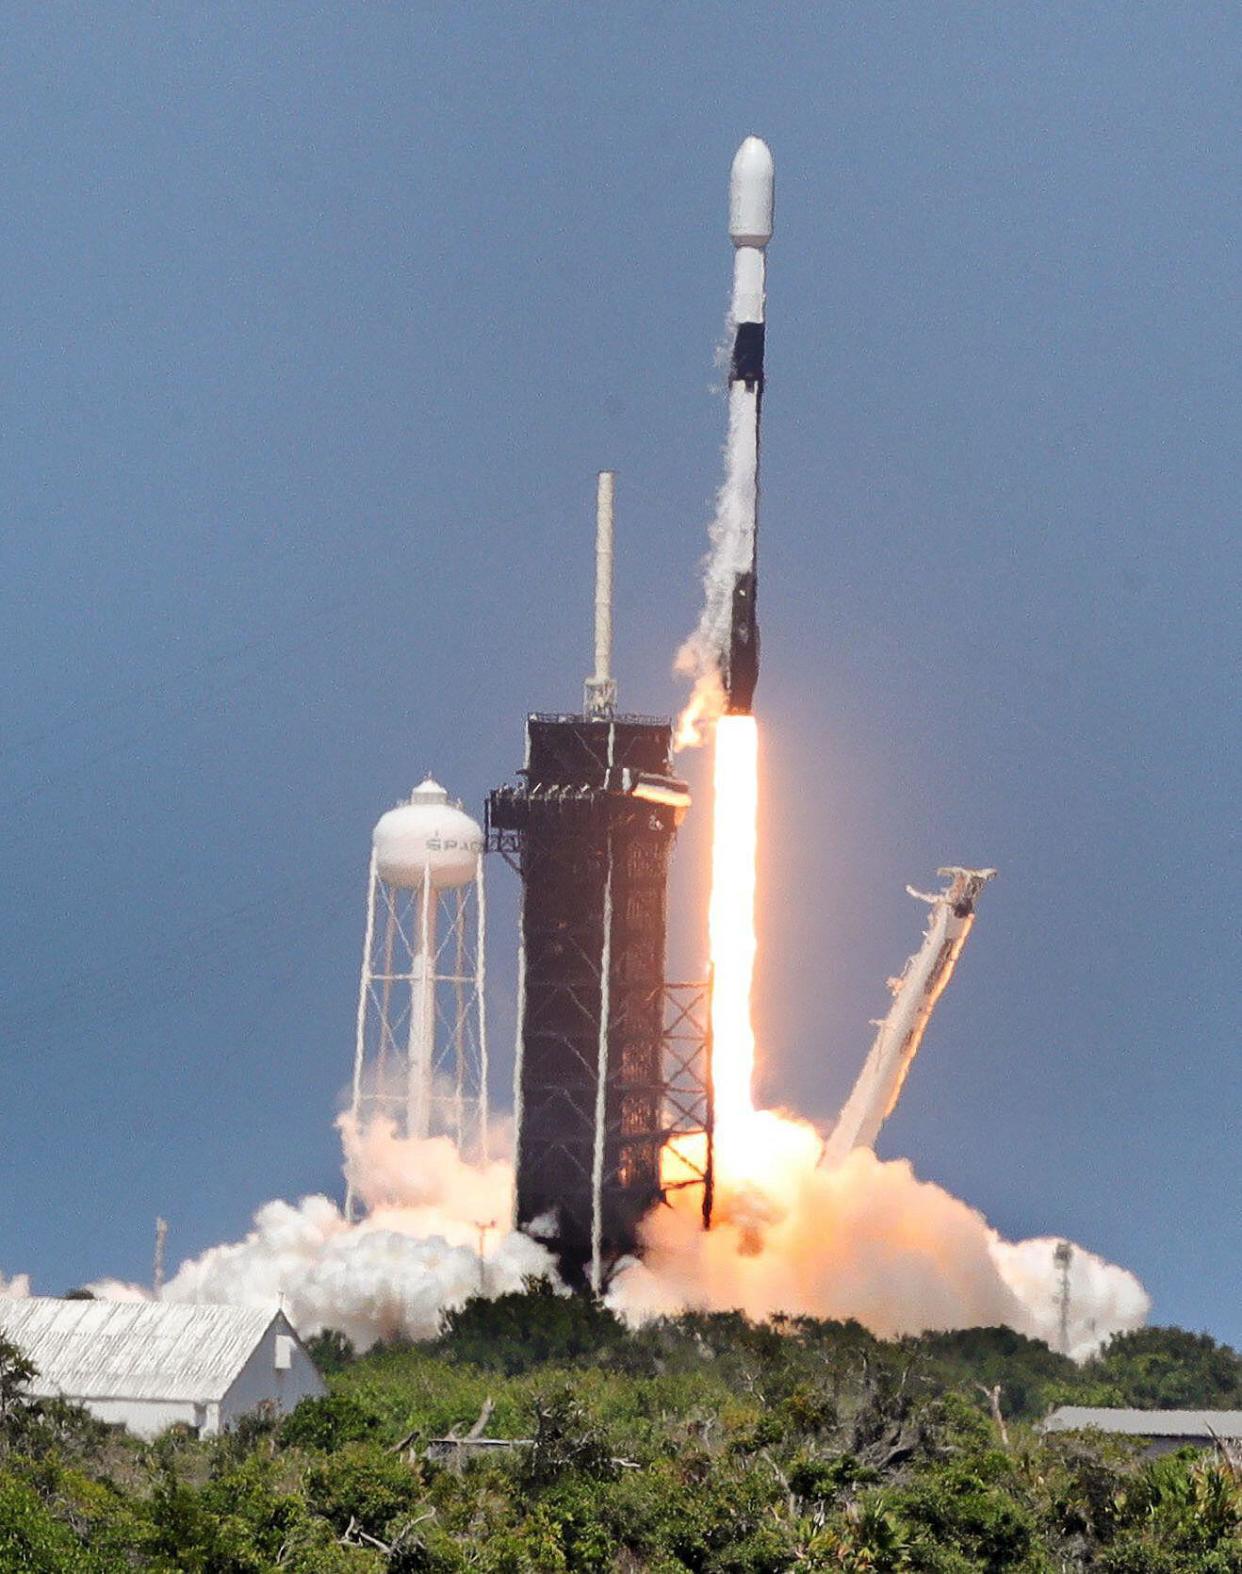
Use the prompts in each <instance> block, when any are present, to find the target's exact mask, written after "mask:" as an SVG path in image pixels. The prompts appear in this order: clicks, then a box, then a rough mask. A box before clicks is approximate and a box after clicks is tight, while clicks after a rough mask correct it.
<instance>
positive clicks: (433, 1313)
mask: <svg viewBox="0 0 1242 1574" xmlns="http://www.w3.org/2000/svg"><path fill="white" fill-rule="evenodd" d="M338 1124H339V1126H340V1129H341V1136H342V1141H343V1143H344V1148H345V1170H346V1174H347V1176H348V1177H349V1179H350V1181H351V1183H352V1185H353V1187H354V1191H355V1195H356V1196H357V1197H358V1198H359V1199H360V1200H361V1202H362V1203H363V1205H364V1206H365V1208H366V1210H367V1212H366V1215H365V1217H364V1218H363V1219H361V1220H360V1221H359V1222H358V1223H356V1224H351V1223H350V1222H349V1221H348V1220H347V1219H346V1218H345V1216H344V1214H343V1213H342V1211H341V1209H340V1208H339V1207H338V1206H337V1205H336V1203H334V1202H332V1201H331V1200H330V1199H329V1198H327V1197H323V1196H314V1197H303V1198H302V1200H301V1201H300V1202H298V1203H297V1204H293V1203H289V1202H282V1201H275V1202H268V1203H265V1204H264V1205H263V1206H262V1207H261V1208H260V1209H259V1210H258V1212H257V1213H256V1214H255V1216H254V1224H253V1228H252V1229H251V1230H250V1231H249V1232H248V1233H247V1234H246V1235H245V1236H244V1238H243V1239H242V1240H240V1241H233V1242H228V1243H226V1244H224V1245H220V1246H212V1247H210V1248H209V1249H208V1250H207V1251H205V1252H203V1253H202V1254H201V1255H200V1256H198V1257H194V1258H190V1259H189V1260H188V1261H186V1262H184V1263H182V1264H181V1266H180V1267H179V1268H178V1269H177V1272H176V1273H175V1274H174V1275H173V1277H172V1278H171V1279H169V1281H168V1282H167V1284H165V1285H164V1287H163V1292H162V1299H164V1300H166V1301H193V1302H220V1303H225V1304H228V1305H234V1306H256V1307H263V1306H273V1305H276V1304H277V1303H279V1304H281V1305H282V1306H283V1307H284V1309H285V1312H286V1314H287V1315H288V1317H289V1320H290V1321H291V1322H292V1323H293V1325H294V1326H295V1327H296V1328H297V1330H298V1332H299V1333H301V1334H302V1335H303V1336H304V1337H305V1336H309V1335H311V1334H314V1333H317V1332H319V1330H320V1329H323V1328H336V1329H339V1330H340V1331H341V1332H342V1333H344V1334H347V1335H348V1336H349V1338H350V1339H351V1340H352V1341H353V1342H354V1344H355V1345H356V1346H357V1347H358V1348H359V1349H366V1348H368V1347H369V1346H370V1345H372V1344H374V1343H375V1342H376V1341H377V1340H379V1339H390V1338H393V1337H394V1336H396V1335H404V1336H405V1337H407V1338H410V1339H428V1338H431V1337H433V1336H434V1334H435V1333H436V1332H437V1330H438V1328H439V1326H440V1319H441V1317H442V1315H443V1313H444V1312H445V1310H446V1309H448V1308H451V1307H455V1306H460V1305H462V1303H463V1302H465V1301H466V1300H468V1299H469V1297H470V1296H472V1295H477V1294H478V1293H479V1292H480V1290H483V1291H485V1292H486V1293H487V1294H490V1295H499V1294H503V1293H505V1292H507V1291H510V1290H520V1289H521V1287H522V1282H523V1280H524V1279H525V1278H526V1277H527V1276H528V1275H531V1274H546V1275H548V1276H550V1277H552V1278H555V1268H554V1265H553V1259H552V1257H551V1254H550V1253H549V1252H548V1250H547V1248H546V1247H544V1246H542V1245H540V1244H539V1243H538V1242H537V1241H534V1240H532V1239H531V1238H530V1237H529V1236H527V1235H523V1234H520V1233H518V1232H517V1231H514V1230H511V1229H510V1228H509V1221H510V1219H511V1216H512V1199H513V1168H512V1165H510V1164H508V1163H506V1162H504V1161H501V1160H495V1161H493V1162H492V1163H490V1164H486V1165H481V1164H478V1165H476V1164H468V1163H466V1161H465V1160H463V1159H462V1158H461V1156H460V1155H459V1154H458V1152H457V1150H456V1148H455V1147H454V1146H453V1144H452V1143H451V1142H450V1141H449V1139H448V1138H447V1137H433V1138H428V1139H417V1138H404V1137H398V1136H397V1135H396V1134H395V1131H394V1129H393V1126H392V1123H391V1122H390V1121H387V1120H380V1121H375V1122H373V1123H371V1124H370V1125H369V1126H368V1127H367V1128H366V1129H365V1130H362V1131H360V1130H359V1129H358V1128H356V1127H355V1125H354V1124H353V1122H352V1121H351V1120H350V1119H349V1117H348V1116H346V1117H343V1118H342V1120H341V1121H340V1122H339V1123H338ZM90 1289H91V1290H92V1291H93V1293H94V1294H96V1295H98V1296H100V1297H103V1298H106V1299H110V1300H132V1299H149V1298H150V1292H149V1291H147V1290H145V1289H143V1288H142V1287H141V1286H138V1285H130V1284H123V1283H120V1282H119V1281H116V1280H102V1281H100V1282H98V1283H96V1284H92V1285H91V1286H90Z"/></svg>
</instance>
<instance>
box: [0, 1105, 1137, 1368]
mask: <svg viewBox="0 0 1242 1574" xmlns="http://www.w3.org/2000/svg"><path fill="white" fill-rule="evenodd" d="M339 1125H340V1128H341V1136H342V1141H343V1144H344V1150H345V1169H346V1173H347V1175H348V1176H349V1178H350V1180H351V1182H352V1184H353V1187H354V1192H355V1196H356V1197H357V1198H358V1199H359V1200H360V1201H361V1203H362V1204H363V1206H364V1207H365V1208H366V1210H367V1211H366V1215H365V1217H364V1218H363V1219H361V1220H360V1221H359V1222H358V1223H356V1224H354V1223H350V1222H349V1221H348V1220H347V1219H346V1218H345V1217H344V1215H343V1213H342V1211H341V1209H340V1208H339V1207H338V1206H337V1205H336V1203H334V1202H332V1201H331V1200H330V1199H329V1198H327V1197H324V1196H312V1197H304V1198H302V1200H301V1201H300V1202H298V1203H296V1204H294V1203H289V1202H283V1201H274V1202H268V1203H265V1204H264V1205H263V1207H261V1208H260V1209H259V1210H258V1212H257V1213H256V1214H255V1216H254V1222H253V1226H252V1228H251V1229H250V1230H249V1231H248V1232H247V1234H246V1235H245V1236H244V1237H243V1238H242V1239H241V1240H238V1241H233V1242H228V1243H225V1244H223V1245H219V1246H213V1247H211V1248H209V1249H208V1250H207V1251H205V1252H203V1253H202V1254H201V1255H199V1256H197V1257H194V1258H191V1259H189V1260H187V1261H186V1262H183V1263H182V1264H181V1266H180V1267H179V1268H178V1269H177V1272H176V1273H175V1274H174V1275H173V1277H172V1278H171V1279H170V1280H169V1281H168V1283H167V1284H166V1285H165V1286H164V1288H163V1298H164V1299H165V1300H169V1301H190V1302H222V1303H226V1304H232V1305H242V1306H256V1307H266V1306H273V1305H276V1304H277V1303H280V1304H282V1305H283V1306H284V1308H285V1311H286V1313H287V1314H288V1316H289V1318H290V1320H291V1321H292V1322H293V1324H294V1325H295V1327H297V1328H298V1330H299V1331H300V1332H301V1333H302V1334H303V1335H304V1336H306V1335H310V1334H313V1333H316V1332H318V1331H319V1330H320V1329H322V1328H336V1329H340V1330H341V1331H342V1332H343V1333H345V1334H347V1335H348V1336H349V1338H350V1339H351V1340H353V1342H354V1343H355V1344H356V1345H357V1346H358V1347H359V1348H360V1349H365V1348H367V1347H368V1346H370V1345H372V1344H374V1343H375V1342H376V1341H377V1340H381V1339H388V1338H392V1337H394V1336H396V1335H404V1336H405V1337H407V1338H412V1339H426V1338H430V1337H432V1336H433V1335H434V1334H435V1333H436V1331H437V1330H438V1328H439V1325H440V1320H441V1318H442V1316H443V1313H444V1311H445V1310H446V1309H448V1308H451V1307H455V1306H460V1305H461V1304H462V1303H463V1302H464V1301H466V1300H467V1299H468V1298H469V1297H470V1296H472V1295H477V1294H478V1293H479V1292H480V1290H482V1291H483V1292H484V1293H486V1294H490V1295H497V1294H502V1293H505V1292H507V1291H511V1290H518V1289H520V1288H521V1287H522V1283H523V1280H524V1279H525V1278H526V1277H527V1276H528V1275H531V1274H546V1275H548V1276H549V1277H551V1278H552V1279H553V1280H554V1281H555V1278H556V1275H555V1269H554V1265H553V1258H552V1256H551V1253H550V1252H549V1251H548V1250H547V1248H546V1247H545V1246H544V1245H543V1244H541V1243H540V1242H539V1241H537V1240H535V1239H532V1238H531V1236H529V1235H526V1234H522V1233H518V1232H515V1231H512V1230H510V1229H509V1228H508V1221H509V1219H510V1218H511V1216H512V1199H513V1169H512V1165H511V1164H510V1163H509V1162H508V1161H507V1160H499V1159H498V1160H494V1161H492V1162H491V1163H489V1164H469V1163H467V1162H466V1161H464V1160H463V1159H462V1158H461V1157H460V1155H459V1154H458V1153H457V1151H456V1149H455V1148H454V1147H453V1145H452V1143H451V1142H450V1141H449V1140H448V1139H447V1138H442V1137H441V1138H431V1139H426V1140H418V1139H409V1138H402V1137H398V1136H397V1135H396V1134H395V1131H394V1129H393V1127H392V1124H391V1123H390V1122H388V1121H376V1122H374V1123H372V1124H371V1125H369V1126H368V1127H367V1128H366V1129H364V1130H360V1129H358V1128H357V1127H355V1126H354V1125H353V1123H352V1122H351V1121H350V1120H349V1119H348V1117H346V1118H343V1119H342V1120H341V1121H340V1122H339ZM822 1155H823V1139H822V1136H821V1134H820V1133H819V1132H818V1131H817V1130H816V1129H815V1128H814V1127H813V1126H811V1125H809V1124H808V1123H807V1122H805V1121H801V1120H796V1119H792V1118H790V1117H787V1116H784V1115H780V1114H777V1113H775V1112H773V1111H764V1112H761V1113H759V1114H757V1115H755V1116H753V1117H751V1118H748V1119H747V1121H746V1124H745V1128H744V1129H743V1130H739V1131H735V1132H733V1133H727V1132H725V1133H721V1141H720V1147H719V1151H718V1155H717V1193H716V1211H715V1217H714V1223H713V1228H712V1229H711V1230H710V1231H704V1230H703V1229H702V1225H701V1220H700V1218H699V1213H698V1206H697V1199H696V1198H695V1196H694V1194H693V1193H692V1192H690V1191H681V1192H677V1191H674V1192H673V1193H671V1196H672V1198H673V1206H672V1207H660V1208H657V1209H656V1210H654V1212H653V1213H652V1214H651V1215H650V1216H649V1217H648V1219H647V1221H646V1224H645V1225H644V1246H645V1252H644V1258H643V1260H642V1261H641V1262H635V1263H633V1264H631V1265H629V1266H627V1267H626V1268H625V1269H624V1270H623V1272H622V1273H621V1274H620V1275H619V1276H618V1278H617V1279H616V1280H615V1281H614V1284H613V1288H612V1291H611V1293H610V1302H611V1304H612V1305H613V1306H614V1307H615V1308H616V1309H617V1310H618V1311H619V1312H620V1313H621V1314H622V1315H624V1316H625V1317H626V1318H627V1319H629V1320H631V1321H635V1322H637V1321H641V1320H643V1319H644V1318H646V1317H649V1316H653V1315H657V1314H661V1313H670V1314H672V1313H676V1312H679V1311H683V1310H686V1309H700V1308H702V1309H710V1310H722V1311H723V1310H732V1309H734V1308H740V1309H741V1310H742V1311H744V1312H746V1313H747V1314H748V1315H749V1316H751V1317H754V1318H764V1317H768V1316H770V1315H772V1314H773V1313H775V1312H787V1313H791V1314H794V1315H797V1314H807V1315H812V1316H818V1317H836V1318H850V1317H852V1318H856V1319H857V1320H858V1321H859V1322H861V1323H863V1324H864V1325H865V1326H866V1327H868V1328H869V1329H871V1331H872V1332H873V1333H875V1334H877V1335H879V1336H881V1337H892V1336H894V1335H899V1334H903V1333H917V1332H920V1331H922V1330H924V1329H948V1328H965V1327H975V1326H980V1325H995V1324H1005V1325H1007V1326H1008V1327H1011V1328H1015V1329H1017V1330H1018V1331H1019V1332H1021V1333H1024V1334H1028V1335H1031V1336H1032V1337H1035V1338H1039V1339H1043V1340H1045V1341H1046V1342H1048V1343H1049V1344H1051V1345H1053V1346H1054V1347H1055V1346H1056V1344H1057V1343H1058V1342H1059V1315H1060V1309H1059V1303H1058V1290H1059V1286H1060V1274H1059V1270H1058V1268H1057V1266H1056V1263H1055V1262H1054V1258H1053V1253H1054V1251H1055V1249H1056V1245H1057V1242H1056V1240H1055V1239H1053V1238H1051V1237H1049V1238H1040V1239H1036V1240H1028V1241H1019V1242H1012V1241H1006V1240H1004V1239H1003V1238H1002V1237H1001V1236H1000V1235H999V1234H998V1232H997V1231H996V1230H995V1229H993V1228H992V1226H991V1225H990V1224H988V1222H987V1220H986V1219H985V1218H984V1217H983V1215H982V1214H981V1213H979V1212H978V1211H977V1210H976V1209H974V1208H972V1207H970V1206H969V1205H968V1204H967V1203H965V1202H963V1201H961V1200H960V1199H959V1198H957V1197H954V1196H952V1195H950V1193H949V1192H947V1191H945V1190H944V1189H943V1188H942V1187H940V1186H937V1185H935V1184H933V1183H931V1182H929V1181H924V1180H920V1179H919V1178H918V1177H917V1176H916V1175H915V1173H914V1170H913V1168H912V1167H911V1165H910V1164H909V1162H908V1161H906V1160H904V1159H897V1160H889V1161H881V1160H880V1159H878V1158H877V1157H876V1156H875V1154H874V1153H872V1152H871V1151H870V1149H866V1148H859V1149H856V1150H855V1151H854V1152H853V1153H851V1154H850V1155H849V1157H848V1158H847V1159H846V1160H845V1162H844V1163H842V1164H840V1165H839V1166H836V1167H835V1168H827V1167H825V1166H824V1165H823V1164H822V1163H821V1158H822ZM481 1249H482V1254H481ZM89 1288H90V1289H91V1290H92V1291H93V1293H94V1294H96V1295H98V1296H100V1297H102V1298H105V1299H110V1300H136V1299H142V1300H145V1299H149V1298H150V1292H149V1291H148V1290H146V1289H144V1288H143V1287H142V1286H140V1285H133V1284H125V1283H122V1282H121V1281H118V1280H101V1281H99V1282H97V1283H95V1284H92V1285H91V1286H90V1287H89ZM29 1294H30V1281H29V1278H28V1277H27V1276H26V1275H24V1274H18V1275H16V1276H15V1277H13V1278H11V1279H5V1278H4V1277H3V1276H0V1296H11V1297H17V1296H26V1295H29ZM1149 1306H1150V1302H1149V1299H1148V1296H1147V1294H1146V1292H1145V1291H1144V1289H1143V1287H1142V1285H1141V1284H1140V1283H1139V1281H1138V1280H1137V1279H1136V1278H1135V1277H1134V1275H1133V1274H1131V1273H1129V1272H1127V1271H1126V1270H1125V1269H1123V1268H1119V1267H1117V1266H1116V1265H1114V1264H1112V1263H1108V1262H1105V1261H1104V1260H1103V1259H1102V1258H1100V1257H1097V1256H1096V1255H1094V1254H1093V1253H1091V1252H1089V1251H1086V1250H1084V1249H1083V1248H1081V1247H1075V1248H1074V1249H1073V1256H1072V1259H1071V1264H1070V1321H1069V1348H1070V1353H1071V1354H1072V1355H1074V1356H1075V1357H1076V1358H1077V1359H1079V1360H1081V1359H1083V1358H1085V1357H1086V1356H1088V1355H1089V1354H1091V1353H1092V1352H1093V1351H1094V1350H1096V1349H1097V1348H1098V1347H1099V1346H1100V1344H1101V1343H1102V1342H1103V1341H1104V1340H1106V1339H1107V1338H1108V1337H1109V1336H1110V1335H1111V1334H1113V1333H1116V1332H1119V1331H1122V1330H1125V1329H1130V1328H1136V1327H1140V1326H1141V1325H1142V1324H1143V1322H1144V1321H1145V1320H1146V1317H1147V1313H1148V1310H1149Z"/></svg>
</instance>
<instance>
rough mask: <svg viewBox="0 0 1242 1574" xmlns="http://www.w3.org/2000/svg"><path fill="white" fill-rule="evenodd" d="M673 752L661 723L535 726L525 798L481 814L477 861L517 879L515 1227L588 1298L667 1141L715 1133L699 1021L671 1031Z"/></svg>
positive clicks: (686, 1017)
mask: <svg viewBox="0 0 1242 1574" xmlns="http://www.w3.org/2000/svg"><path fill="white" fill-rule="evenodd" d="M671 749H672V729H671V726H670V724H669V723H668V722H667V721H664V720H658V719H653V718H650V717H638V716H615V717H614V716H598V715H594V716H564V715H554V716H547V715H535V716H531V717H529V718H528V721H527V751H526V766H525V768H524V770H523V772H522V775H523V777H524V780H523V782H522V784H521V785H520V786H517V787H501V788H498V789H497V790H496V791H494V792H493V793H492V794H491V796H490V798H489V800H488V806H487V834H488V845H489V846H490V847H492V848H493V849H495V850H496V851H499V852H501V853H502V854H503V855H504V856H505V857H506V858H507V859H508V860H509V861H510V862H511V863H513V864H514V865H515V867H516V868H517V869H518V872H519V873H520V875H521V878H522V905H521V919H520V940H519V978H518V1029H517V1039H518V1042H517V1056H516V1073H515V1089H514V1109H515V1116H516V1126H517V1138H516V1141H517V1200H516V1212H517V1223H518V1224H519V1226H521V1227H522V1228H524V1229H527V1230H529V1231H530V1233H532V1234H535V1235H541V1236H545V1237H546V1238H548V1240H549V1241H550V1243H551V1244H552V1245H553V1247H554V1249H555V1251H556V1253H557V1256H558V1259H559V1263H560V1267H561V1272H562V1274H563V1275H564V1277H565V1278H566V1280H567V1281H568V1282H569V1283H571V1284H574V1285H576V1286H579V1287H587V1286H589V1287H590V1288H591V1289H592V1290H594V1291H596V1292H598V1291H599V1290H600V1289H601V1288H602V1287H603V1285H604V1283H605V1282H606V1279H607V1276H608V1274H609V1272H610V1271H611V1269H612V1267H613V1266H614V1265H615V1263H616V1262H617V1261H618V1260H619V1259H620V1258H622V1257H624V1256H626V1255H629V1254H631V1253H633V1252H634V1251H635V1250H636V1248H637V1245H638V1226H639V1222H640V1221H641V1219H642V1217H643V1215H644V1214H646V1213H647V1212H648V1211H649V1209H650V1208H651V1207H652V1206H653V1205H655V1204H656V1203H657V1202H658V1201H659V1200H660V1199H661V1197H662V1196H663V1194H664V1187H663V1183H662V1178H661V1158H662V1154H663V1151H664V1149H665V1145H666V1143H667V1142H668V1141H669V1138H670V1136H671V1135H672V1134H674V1133H684V1134H688V1133H689V1132H690V1131H691V1129H692V1123H693V1122H694V1121H695V1119H696V1118H699V1117H701V1124H700V1126H699V1127H698V1129H699V1130H701V1131H704V1132H706V1131H708V1130H709V1128H710V1107H709V1103H710V1093H709V1091H708V1086H709V1083H710V1078H709V1077H708V1076H706V1075H705V1068H706V1049H705V1045H706V1039H705V1038H704V1037H703V1036H702V1035H700V1037H699V1040H698V1048H697V1049H695V1048H692V1047H691V1046H690V1043H689V1039H690V1036H691V1034H690V1024H691V1023H692V1022H696V1021H698V1020H700V1015H701V1013H700V1014H699V1015H696V1009H697V1008H694V1009H692V1008H691V1007H690V1006H689V1005H688V1004H687V1005H686V1006H685V1007H684V1008H679V1009H678V1010H674V1011H673V1012H672V1013H671V1016H670V1019H669V1020H670V1021H672V1022H673V1024H674V1034H675V1036H674V1038H673V1039H672V1040H670V1038H669V1033H668V1024H667V1023H666V1001H667V999H668V988H667V986H666V985H665V983H664V976H663V975H664V944H665V930H666V923H667V918H666V905H667V878H668V860H669V854H670V852H671V849H672V844H673V839H674V836H675V833H676V828H677V825H678V823H679V821H680V819H681V817H682V815H683V814H684V812H685V809H686V808H687V806H688V805H689V801H690V800H689V793H688V792H687V790H686V788H685V786H684V784H683V783H681V782H679V781H677V780H675V779H674V778H673V776H672V775H671ZM674 988H675V989H681V988H684V986H674ZM671 1045H675V1046H676V1048H671V1047H670V1046H671ZM666 1060H667V1061H668V1063H669V1064H670V1065H671V1066H672V1067H673V1074H672V1076H671V1078H670V1075H669V1072H668V1070H667V1069H666ZM696 1072H697V1074H698V1075H699V1076H700V1078H701V1086H700V1091H699V1093H698V1095H697V1102H696V1095H695V1094H694V1092H693V1091H692V1089H691V1081H692V1078H693V1076H694V1075H695V1074H696ZM706 1151H709V1147H708V1149H707V1150H706ZM699 1171H700V1183H701V1184H703V1185H704V1188H705V1193H706V1194H708V1195H710V1179H709V1177H710V1165H709V1164H708V1163H707V1162H706V1161H701V1162H700V1163H699Z"/></svg>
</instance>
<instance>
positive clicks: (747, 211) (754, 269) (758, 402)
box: [721, 137, 776, 715]
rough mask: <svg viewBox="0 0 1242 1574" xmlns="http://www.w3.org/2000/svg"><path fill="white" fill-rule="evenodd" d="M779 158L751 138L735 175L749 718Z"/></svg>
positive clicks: (731, 697)
mask: <svg viewBox="0 0 1242 1574" xmlns="http://www.w3.org/2000/svg"><path fill="white" fill-rule="evenodd" d="M775 186H776V181H775V170H774V167H773V164H772V154H771V151H770V150H769V148H768V145H767V143H766V142H764V141H762V140H761V139H760V138H759V137H747V138H746V140H745V142H743V143H742V145H741V147H740V148H738V150H737V154H736V156H735V157H734V160H733V169H732V171H731V173H730V177H729V236H730V238H731V240H732V241H733V301H732V306H731V308H730V312H729V316H730V319H731V321H732V323H733V354H732V358H731V360H730V364H729V478H728V485H729V488H730V490H731V491H732V494H733V500H734V503H735V506H736V507H737V509H738V512H739V514H740V516H741V517H740V520H739V523H740V526H741V532H740V534H741V539H740V540H739V541H738V556H737V560H736V561H737V573H736V577H735V579H734V581H733V595H732V608H731V615H730V619H729V645H728V650H727V652H725V653H724V661H723V663H722V665H723V671H722V673H721V680H722V683H723V686H724V693H725V709H726V710H727V711H728V712H730V713H731V714H734V715H737V714H743V715H744V714H747V713H748V712H749V711H750V709H751V707H752V706H753V704H754V698H755V684H756V683H757V682H758V679H759V624H758V620H757V616H756V609H755V598H756V591H757V588H758V572H757V570H758V564H757V561H756V551H757V548H758V529H759V417H760V412H761V408H762V404H763V330H764V282H765V267H766V260H765V255H764V254H765V249H766V247H767V244H768V242H769V241H770V240H771V239H772V210H773V201H774V197H775Z"/></svg>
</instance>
